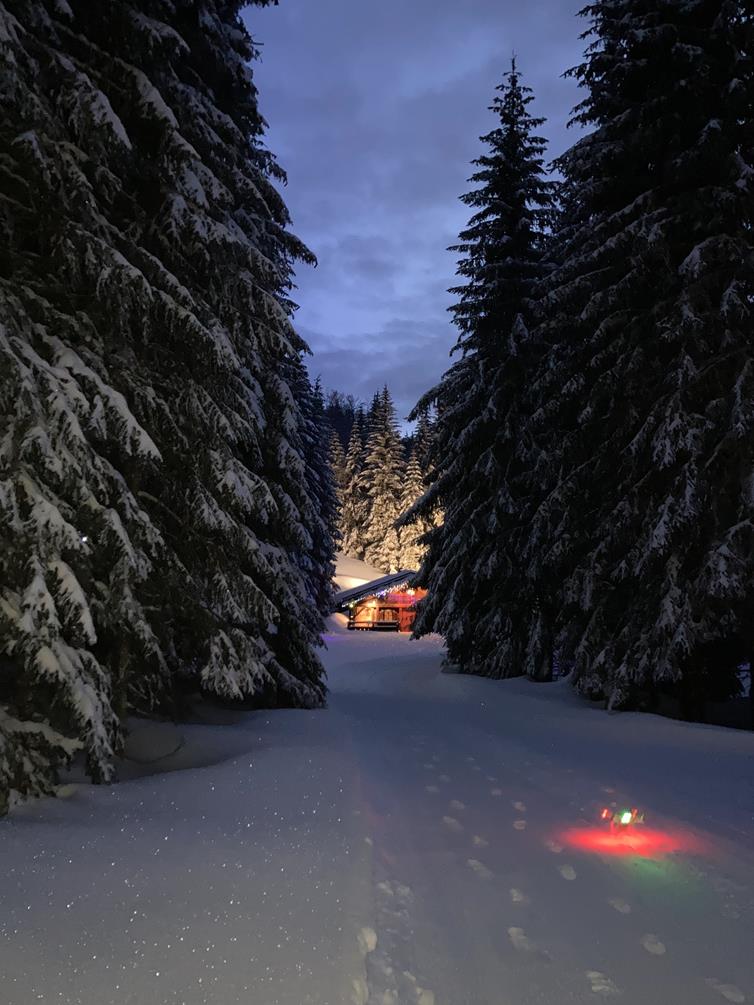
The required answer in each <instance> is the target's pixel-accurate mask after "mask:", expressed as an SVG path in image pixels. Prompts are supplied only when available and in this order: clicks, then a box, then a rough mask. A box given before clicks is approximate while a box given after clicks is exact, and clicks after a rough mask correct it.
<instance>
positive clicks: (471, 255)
mask: <svg viewBox="0 0 754 1005" xmlns="http://www.w3.org/2000/svg"><path fill="white" fill-rule="evenodd" d="M497 90H498V91H499V95H498V96H496V97H495V99H494V101H493V103H492V106H491V109H490V110H491V111H492V112H493V113H494V114H495V116H496V117H497V119H498V122H499V124H498V125H497V126H496V127H495V128H494V129H493V130H492V131H491V132H489V133H488V134H487V135H485V136H483V137H482V142H483V143H485V144H486V145H487V147H488V152H487V153H484V154H483V155H482V156H480V157H479V158H478V159H477V160H475V161H474V164H475V166H476V167H477V171H476V172H475V173H474V174H473V175H472V178H471V179H470V180H471V182H472V183H473V185H474V186H475V187H474V188H473V189H472V190H471V191H470V192H469V193H467V194H466V195H464V196H462V199H463V201H464V202H465V203H466V204H467V205H469V206H471V207H472V208H473V209H474V214H473V216H472V217H471V220H470V222H469V225H468V227H467V228H466V229H465V230H464V231H463V232H462V233H461V235H460V242H459V244H458V245H456V246H455V248H454V249H452V250H456V251H458V252H460V254H461V258H460V261H459V265H458V274H459V275H460V276H461V278H462V279H463V280H465V282H464V284H463V285H460V286H457V287H455V288H454V289H453V290H452V291H451V292H452V293H454V294H455V295H456V297H457V301H456V303H455V304H454V305H453V307H451V310H452V312H453V315H454V323H455V324H456V325H457V327H458V328H459V330H460V336H459V340H458V344H457V346H456V351H458V352H459V353H460V358H459V359H458V360H457V361H456V362H455V363H454V364H453V365H452V366H451V368H450V369H449V370H448V372H447V373H446V374H445V376H444V377H443V379H442V380H441V382H440V384H439V385H438V386H437V387H436V388H434V389H433V390H432V391H430V392H429V393H428V394H427V395H426V396H425V397H424V398H423V399H422V401H420V402H419V405H418V406H417V409H416V410H415V413H414V415H415V416H416V415H420V414H421V411H422V410H423V409H425V408H427V407H428V406H429V405H431V404H433V403H434V404H435V405H436V407H437V419H436V422H435V425H434V430H433V437H432V451H431V468H432V478H433V481H432V484H431V486H430V488H429V489H428V491H427V492H426V493H425V495H424V496H423V497H422V499H421V500H420V501H419V502H418V503H417V504H416V505H415V506H414V507H413V509H412V510H411V511H409V513H408V514H407V516H405V517H404V518H403V519H402V521H401V524H402V525H406V524H410V522H411V521H415V520H418V519H424V520H425V521H426V522H427V523H431V522H432V521H433V516H435V515H436V514H437V512H438V511H441V512H442V514H443V522H442V523H441V524H440V525H439V526H435V527H434V528H433V529H432V530H431V531H430V532H429V534H428V535H427V536H426V540H427V543H428V551H427V555H426V557H425V559H424V562H423V564H422V568H421V571H420V576H419V582H420V583H421V585H423V586H425V587H426V588H427V589H428V591H429V594H428V596H427V598H426V600H424V601H423V602H422V604H421V605H420V610H419V615H418V617H417V621H416V625H415V633H416V634H417V635H423V634H426V633H428V632H439V633H440V634H442V635H444V636H445V640H446V644H447V649H448V658H449V660H451V661H452V662H454V663H457V664H459V665H460V666H461V668H462V669H463V670H465V671H469V672H475V673H482V674H488V675H491V676H507V675H514V674H518V673H521V672H523V662H522V654H521V652H520V647H519V646H518V645H517V640H518V639H519V638H520V634H521V632H520V626H519V625H518V624H517V623H516V619H515V617H514V613H513V610H512V608H511V606H510V601H511V599H513V600H515V601H516V604H520V600H519V599H518V593H519V591H520V590H521V589H522V588H523V582H522V581H523V577H524V570H522V569H521V568H520V567H517V566H516V564H515V561H514V559H513V557H512V555H511V553H510V551H509V548H508V544H507V535H508V533H509V531H510V528H511V524H513V523H515V522H516V520H517V519H519V518H520V511H521V505H520V503H519V501H518V500H517V498H516V496H515V493H514V491H513V489H512V479H513V478H514V476H515V475H516V473H517V471H518V469H519V468H520V467H521V463H522V462H521V457H522V454H525V449H523V448H522V438H521V433H520V430H521V428H522V426H523V422H524V418H525V416H524V415H523V414H521V411H522V406H521V402H522V400H523V392H524V389H525V387H526V384H527V381H528V375H529V368H530V366H531V365H532V357H533V355H534V354H535V350H534V348H533V346H532V345H531V340H530V335H529V322H530V318H531V314H532V297H533V295H534V292H535V289H536V284H537V282H538V281H539V280H540V278H541V276H542V272H543V246H544V233H545V230H546V227H547V224H548V221H549V218H550V214H551V210H552V203H553V186H552V183H551V182H549V181H547V180H545V178H544V176H543V153H544V149H545V143H544V140H542V139H540V138H539V137H538V136H537V135H536V134H535V130H536V129H537V128H538V127H539V126H540V125H541V124H542V120H541V119H538V118H534V117H533V116H532V115H530V113H529V111H528V107H529V105H530V103H531V101H532V100H533V98H532V94H531V91H530V89H529V88H527V87H525V86H523V85H522V83H521V78H520V73H519V71H518V68H517V67H516V64H515V61H514V62H513V64H512V66H511V69H510V71H509V72H508V73H507V74H506V75H505V79H504V81H503V83H502V84H500V85H499V87H498V88H497Z"/></svg>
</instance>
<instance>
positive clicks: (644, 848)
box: [558, 826, 705, 858]
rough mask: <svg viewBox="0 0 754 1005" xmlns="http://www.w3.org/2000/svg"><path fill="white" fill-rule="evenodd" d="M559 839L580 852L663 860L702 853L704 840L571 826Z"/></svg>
mask: <svg viewBox="0 0 754 1005" xmlns="http://www.w3.org/2000/svg"><path fill="white" fill-rule="evenodd" d="M558 840H559V841H560V842H561V843H562V844H564V845H570V847H571V848H578V849H579V850H580V851H587V852H588V851H591V852H594V853H596V854H599V855H624V856H628V855H638V856H639V857H640V858H661V857H662V856H663V855H670V854H671V853H672V852H677V851H682V852H697V853H698V852H703V851H705V848H704V845H703V843H702V841H700V839H699V838H698V837H697V836H696V835H695V834H692V833H690V832H688V831H683V830H674V831H661V830H655V829H652V828H649V827H646V826H644V827H640V828H639V827H637V828H633V827H621V828H620V829H610V830H605V829H604V828H603V827H570V828H569V829H568V830H565V831H563V832H562V833H561V834H559V835H558Z"/></svg>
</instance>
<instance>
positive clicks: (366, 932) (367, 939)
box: [357, 926, 377, 956]
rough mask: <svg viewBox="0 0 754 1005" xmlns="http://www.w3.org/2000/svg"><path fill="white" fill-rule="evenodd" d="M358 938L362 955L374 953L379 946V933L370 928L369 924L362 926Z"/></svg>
mask: <svg viewBox="0 0 754 1005" xmlns="http://www.w3.org/2000/svg"><path fill="white" fill-rule="evenodd" d="M357 939H358V942H359V951H360V952H361V955H362V956H368V955H369V953H373V952H374V951H375V949H376V948H377V933H376V932H375V930H374V929H373V928H369V927H368V926H367V927H365V928H362V929H361V931H360V932H359V934H358V936H357Z"/></svg>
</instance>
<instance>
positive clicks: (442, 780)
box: [440, 775, 450, 782]
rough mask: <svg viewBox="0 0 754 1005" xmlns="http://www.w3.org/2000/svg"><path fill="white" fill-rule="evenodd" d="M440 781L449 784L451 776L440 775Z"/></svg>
mask: <svg viewBox="0 0 754 1005" xmlns="http://www.w3.org/2000/svg"><path fill="white" fill-rule="evenodd" d="M440 781H441V782H449V781H450V775H440Z"/></svg>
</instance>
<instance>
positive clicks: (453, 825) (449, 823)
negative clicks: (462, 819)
mask: <svg viewBox="0 0 754 1005" xmlns="http://www.w3.org/2000/svg"><path fill="white" fill-rule="evenodd" d="M442 822H443V823H444V824H445V826H446V827H447V828H448V830H451V831H455V833H456V834H458V833H460V831H462V830H463V824H461V823H459V822H458V821H457V820H456V818H455V817H443V818H442Z"/></svg>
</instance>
